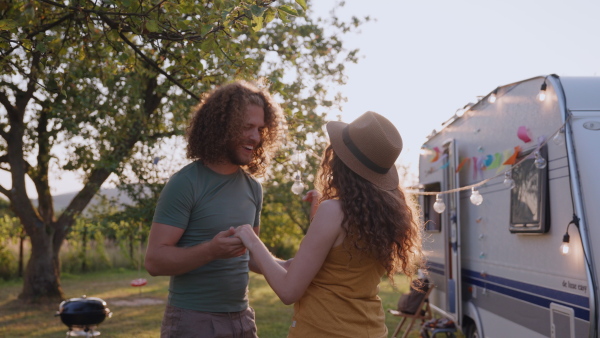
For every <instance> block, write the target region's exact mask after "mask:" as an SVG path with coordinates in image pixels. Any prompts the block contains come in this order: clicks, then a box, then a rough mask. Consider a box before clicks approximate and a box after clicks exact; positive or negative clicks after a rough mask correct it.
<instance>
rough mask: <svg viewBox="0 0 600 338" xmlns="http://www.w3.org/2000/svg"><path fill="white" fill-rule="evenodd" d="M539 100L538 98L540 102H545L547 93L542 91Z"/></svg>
mask: <svg viewBox="0 0 600 338" xmlns="http://www.w3.org/2000/svg"><path fill="white" fill-rule="evenodd" d="M537 98H538V100H540V101H544V100H545V99H546V91H545V90H543V91H540V93H539V94H538V97H537Z"/></svg>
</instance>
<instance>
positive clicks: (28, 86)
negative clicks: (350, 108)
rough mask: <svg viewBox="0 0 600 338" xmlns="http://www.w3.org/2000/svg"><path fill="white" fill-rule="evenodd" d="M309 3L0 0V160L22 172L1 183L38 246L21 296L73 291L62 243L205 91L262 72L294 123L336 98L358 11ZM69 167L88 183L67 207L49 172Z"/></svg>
mask: <svg viewBox="0 0 600 338" xmlns="http://www.w3.org/2000/svg"><path fill="white" fill-rule="evenodd" d="M306 10H307V5H306V2H305V0H296V1H295V2H292V1H277V2H275V1H272V0H255V1H245V2H244V1H222V0H213V1H207V2H202V3H199V2H195V1H187V0H182V1H179V2H167V1H164V0H139V1H136V2H134V1H131V0H102V1H91V0H78V1H72V0H64V1H62V2H55V1H52V0H38V1H29V0H27V1H24V0H14V1H10V2H2V3H1V4H0V69H2V72H1V73H0V74H1V75H0V168H1V169H3V170H7V171H9V172H10V174H11V179H12V187H10V188H9V187H7V186H4V185H0V193H1V194H3V195H4V196H6V197H7V198H8V200H9V201H10V204H11V209H12V210H14V211H15V214H16V216H17V217H18V218H19V220H20V222H21V224H22V226H23V228H24V229H25V231H26V233H27V235H28V236H29V237H30V239H31V246H32V252H31V258H30V260H29V261H28V263H27V267H26V270H25V276H24V282H23V291H22V293H21V294H20V295H19V297H20V298H21V299H24V300H28V301H42V300H46V299H47V300H51V301H55V300H57V299H61V298H63V293H62V289H61V287H60V261H59V256H58V253H59V251H60V248H61V245H62V243H63V241H64V239H65V237H66V235H67V233H68V231H69V229H70V228H71V227H72V226H73V224H74V223H75V221H76V219H77V218H78V217H79V215H80V214H81V213H82V211H83V210H84V208H85V207H86V206H87V204H88V203H89V202H90V200H91V199H92V197H93V196H94V195H95V194H96V193H97V192H98V190H99V189H100V186H101V185H102V184H103V183H104V182H106V181H107V180H108V179H109V177H111V175H112V176H113V177H118V178H120V179H122V180H126V179H128V178H129V179H131V177H132V172H135V171H139V168H138V167H137V166H133V165H132V164H134V163H136V164H139V163H144V164H142V166H143V165H150V163H151V161H152V160H151V159H146V160H145V161H143V160H140V158H136V156H135V155H136V154H138V153H139V152H140V151H141V152H142V153H144V150H146V153H148V152H151V151H148V150H149V149H156V148H159V147H160V146H164V144H165V140H169V139H172V138H174V137H178V136H181V135H182V131H183V130H184V126H185V123H186V120H187V117H188V114H187V113H188V112H189V110H190V108H191V106H192V105H193V104H195V103H196V102H197V100H198V98H199V97H200V95H201V93H203V92H206V91H207V90H209V89H211V88H213V87H214V86H215V85H218V84H220V83H223V82H226V81H228V80H232V79H234V78H243V79H256V78H257V76H262V77H263V78H264V79H265V80H266V82H267V83H268V85H269V87H270V90H271V92H273V93H275V95H276V96H277V97H278V99H279V101H281V102H284V105H283V108H284V110H285V113H286V115H287V116H288V117H289V118H290V119H294V118H296V117H298V116H304V115H306V114H307V113H308V112H312V111H314V110H315V109H317V107H319V106H324V107H328V106H332V105H335V103H336V102H337V101H339V99H340V97H339V96H336V97H334V98H333V99H331V98H330V97H329V94H328V93H327V90H326V86H325V85H324V84H326V83H330V82H340V83H342V82H344V81H345V78H344V63H346V62H356V52H357V51H356V50H351V51H347V50H345V49H344V48H343V45H342V43H341V41H340V40H339V35H337V34H336V33H337V32H340V33H344V32H346V31H348V30H349V29H352V27H356V26H358V25H360V24H361V21H360V20H358V19H354V20H352V21H351V22H350V23H344V22H340V21H338V20H337V19H336V18H335V16H333V18H332V19H331V23H327V22H325V21H323V20H320V19H318V20H313V19H311V18H310V17H309V16H306V15H305V11H306ZM325 27H328V29H329V28H331V29H334V30H335V32H334V33H333V34H329V35H328V34H327V33H326V31H325V29H324V28H325ZM290 122H293V121H290ZM292 124H293V123H292ZM64 171H73V172H77V173H80V175H81V176H82V180H83V183H84V187H83V188H82V189H81V191H79V192H78V193H77V194H76V196H75V197H74V198H73V200H72V201H71V202H70V204H69V205H68V206H67V208H66V209H65V210H64V211H62V212H61V213H56V212H55V210H54V208H53V202H52V195H51V192H50V181H51V179H53V176H52V173H53V172H59V173H60V172H64ZM133 177H135V175H133ZM26 179H31V181H33V183H34V185H35V189H36V192H37V194H38V201H39V202H38V205H37V206H34V205H33V204H32V202H31V199H30V198H29V196H28V194H27V190H26V185H25V181H26Z"/></svg>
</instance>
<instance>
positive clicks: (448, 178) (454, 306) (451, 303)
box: [442, 140, 462, 325]
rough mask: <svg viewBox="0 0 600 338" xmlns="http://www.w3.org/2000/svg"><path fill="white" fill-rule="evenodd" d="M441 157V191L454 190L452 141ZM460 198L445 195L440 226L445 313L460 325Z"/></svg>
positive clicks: (456, 194)
mask: <svg viewBox="0 0 600 338" xmlns="http://www.w3.org/2000/svg"><path fill="white" fill-rule="evenodd" d="M442 149H443V154H444V155H443V156H444V157H446V158H447V161H448V162H447V163H444V164H442V168H443V171H442V173H443V180H442V185H443V187H442V188H443V191H450V190H455V189H457V188H459V187H460V184H459V178H458V173H457V172H456V166H457V164H458V163H459V162H458V152H457V151H456V143H455V141H454V140H450V141H447V142H445V143H444V144H443V147H442ZM459 203H460V196H459V192H458V191H455V192H452V193H448V194H446V211H445V212H444V213H443V216H442V226H446V225H447V226H448V228H449V230H450V231H449V237H448V238H447V241H448V249H449V250H448V254H447V255H446V258H447V267H448V269H447V270H448V275H447V286H448V308H447V309H446V311H448V312H449V313H451V314H452V315H453V317H454V321H455V322H456V323H457V324H458V325H460V324H461V319H462V318H461V317H462V295H461V289H462V287H461V286H462V285H461V280H462V274H461V262H460V261H461V255H460V233H461V232H460V222H459V220H460V208H459Z"/></svg>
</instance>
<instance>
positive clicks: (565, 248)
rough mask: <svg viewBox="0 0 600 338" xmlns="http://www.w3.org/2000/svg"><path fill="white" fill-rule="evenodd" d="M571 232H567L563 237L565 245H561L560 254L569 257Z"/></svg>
mask: <svg viewBox="0 0 600 338" xmlns="http://www.w3.org/2000/svg"><path fill="white" fill-rule="evenodd" d="M569 239H570V236H569V232H568V230H567V232H566V233H565V235H564V236H563V240H562V241H563V243H562V244H561V245H560V253H561V254H563V255H567V254H568V253H569V250H570V247H569Z"/></svg>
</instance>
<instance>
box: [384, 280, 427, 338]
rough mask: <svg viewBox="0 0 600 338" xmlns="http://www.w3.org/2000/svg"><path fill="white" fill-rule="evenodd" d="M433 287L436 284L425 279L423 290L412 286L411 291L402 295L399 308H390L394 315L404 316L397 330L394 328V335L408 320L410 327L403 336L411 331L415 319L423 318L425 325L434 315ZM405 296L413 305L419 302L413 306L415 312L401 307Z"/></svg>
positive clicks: (404, 337) (394, 335)
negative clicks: (432, 303) (430, 305)
mask: <svg viewBox="0 0 600 338" xmlns="http://www.w3.org/2000/svg"><path fill="white" fill-rule="evenodd" d="M433 288H434V285H433V284H430V283H428V281H427V280H425V281H424V284H423V290H421V291H419V290H415V289H414V288H412V286H411V289H410V291H409V293H407V294H404V295H402V296H401V297H400V301H399V307H398V310H393V309H389V310H388V312H389V313H391V314H392V315H394V316H396V317H402V320H401V321H400V323H399V324H398V326H397V327H396V330H394V334H393V335H392V337H397V336H398V333H399V332H400V329H402V326H403V325H404V323H405V322H406V321H408V322H409V324H408V327H407V328H406V331H404V335H402V338H406V337H408V333H409V332H410V330H411V329H412V327H413V325H414V324H415V321H417V320H421V325H423V323H424V322H425V321H426V320H429V319H431V318H433V316H432V314H431V309H430V308H429V294H430V293H431V290H433ZM403 297H404V299H406V300H409V301H410V302H411V303H413V305H414V304H418V305H417V306H416V307H415V306H412V309H415V311H414V312H412V309H411V310H409V311H403V309H402V308H401V307H400V303H401V302H402V300H403Z"/></svg>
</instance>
